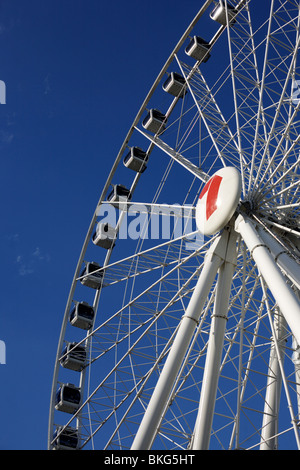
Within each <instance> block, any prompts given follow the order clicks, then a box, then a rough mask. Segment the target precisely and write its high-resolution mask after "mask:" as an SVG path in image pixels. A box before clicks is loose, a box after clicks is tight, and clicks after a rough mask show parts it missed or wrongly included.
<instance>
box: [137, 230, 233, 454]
mask: <svg viewBox="0 0 300 470" xmlns="http://www.w3.org/2000/svg"><path fill="white" fill-rule="evenodd" d="M227 241H228V232H226V231H224V232H223V234H222V235H221V236H220V237H218V238H217V239H216V240H215V242H214V243H213V245H212V247H211V248H210V250H209V251H208V253H207V254H206V256H205V260H204V265H203V268H202V271H201V274H200V276H199V279H198V281H197V284H196V287H195V290H194V292H193V295H192V297H191V299H190V302H189V305H188V307H187V309H186V312H185V314H184V316H183V317H182V319H181V323H180V326H179V328H178V332H177V334H176V337H175V339H174V343H173V345H172V347H171V350H170V352H169V355H168V357H167V360H166V362H165V365H164V367H163V370H162V372H161V374H160V377H159V379H158V382H157V384H156V387H155V389H154V392H153V394H152V397H151V399H150V402H149V404H148V407H147V409H146V412H145V414H144V417H143V419H142V422H141V424H140V427H139V429H138V432H137V434H136V437H135V439H134V441H133V444H132V447H131V449H132V450H148V449H150V448H151V446H152V443H153V441H154V439H155V436H156V434H157V432H158V429H159V426H160V423H161V420H162V418H163V416H164V414H165V412H166V409H167V406H168V403H169V399H170V394H171V391H172V388H173V385H174V382H175V380H176V377H177V374H178V372H179V370H180V367H181V365H182V362H183V360H184V357H185V354H186V352H187V349H188V346H189V343H190V341H191V339H192V336H193V334H194V332H195V329H196V327H197V323H198V321H199V318H200V315H201V312H202V309H203V306H204V304H205V302H206V300H207V297H208V294H209V291H210V289H211V286H212V283H213V281H214V279H215V277H216V275H217V271H218V269H219V267H220V265H221V264H222V262H223V259H224V254H225V253H226V247H227Z"/></svg>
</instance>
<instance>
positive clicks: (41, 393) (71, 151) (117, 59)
mask: <svg viewBox="0 0 300 470" xmlns="http://www.w3.org/2000/svg"><path fill="white" fill-rule="evenodd" d="M182 5H183V4H182V2H179V1H178V0H174V1H173V2H161V1H160V0H151V1H148V0H143V1H142V2H141V1H137V0H128V1H127V2H123V1H120V0H117V1H114V2H102V1H101V0H28V1H26V2H25V1H24V0H1V1H0V61H1V67H0V80H3V81H4V82H5V84H6V104H5V105H4V104H3V105H0V154H1V158H0V164H1V172H0V178H1V185H0V188H1V189H0V191H1V212H2V224H1V234H0V237H1V242H2V243H1V260H2V270H1V286H2V308H1V314H0V340H2V341H4V342H5V344H6V354H7V357H6V364H5V365H0V374H1V388H0V408H1V409H0V426H1V437H0V448H1V449H45V448H46V446H47V423H48V408H49V400H50V390H51V383H52V373H53V365H54V360H55V354H56V347H57V341H58V337H59V331H60V327H61V321H62V315H63V312H64V307H65V303H66V300H67V295H68V291H69V287H70V284H71V280H72V276H73V271H74V268H75V266H76V262H77V259H78V256H79V252H80V249H81V245H82V242H83V239H84V236H85V233H86V230H87V228H88V225H89V222H90V219H91V217H92V214H93V211H94V209H95V205H96V203H97V201H98V197H99V194H100V191H101V189H102V187H103V185H104V183H105V181H106V178H107V176H108V173H109V170H110V168H111V165H112V163H113V161H114V159H115V156H116V154H117V152H118V150H119V147H120V146H121V144H122V142H123V140H124V137H125V135H126V133H127V130H128V128H129V126H130V125H131V123H132V121H133V119H134V117H135V114H136V112H137V111H138V109H139V106H140V104H141V102H142V100H143V99H144V97H145V95H146V93H147V92H148V89H149V88H150V86H151V84H152V82H153V81H154V79H155V78H156V75H157V74H158V72H159V71H160V69H161V67H162V65H163V64H164V62H165V60H166V59H167V57H168V55H169V53H170V52H171V50H172V49H173V47H174V46H175V44H176V43H177V40H178V39H179V37H180V36H181V34H182V33H183V31H184V30H185V28H186V27H187V26H188V24H189V23H190V21H191V20H192V18H193V16H194V15H195V14H196V12H197V10H198V8H199V2H196V1H195V0H185V2H184V7H182Z"/></svg>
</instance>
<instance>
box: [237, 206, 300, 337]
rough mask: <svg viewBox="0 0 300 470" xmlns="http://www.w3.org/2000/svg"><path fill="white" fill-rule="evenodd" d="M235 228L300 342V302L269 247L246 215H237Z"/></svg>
mask: <svg viewBox="0 0 300 470" xmlns="http://www.w3.org/2000/svg"><path fill="white" fill-rule="evenodd" d="M235 229H236V231H237V232H239V233H240V235H241V236H242V238H243V240H244V242H245V243H246V245H247V247H248V250H249V251H250V253H251V255H252V256H253V259H254V261H255V263H256V265H257V267H258V270H259V272H260V273H261V275H262V277H263V278H264V280H265V282H266V284H267V286H268V288H269V289H270V291H271V293H272V295H273V297H274V299H275V300H276V302H277V304H278V307H279V308H280V310H281V312H282V314H283V316H284V317H285V319H286V321H287V323H288V325H289V327H290V329H291V331H292V333H293V335H294V336H295V338H296V340H297V342H298V344H300V304H299V301H298V299H297V298H296V296H295V294H294V292H293V291H292V289H291V288H290V287H289V286H288V285H287V283H286V280H285V278H284V276H283V274H282V273H281V272H280V270H279V268H278V266H277V265H276V262H275V260H274V258H273V256H272V255H271V253H270V250H269V247H268V246H267V244H266V243H265V242H264V241H263V240H262V239H261V238H260V237H259V236H258V233H257V230H256V228H255V226H254V224H253V223H252V221H250V219H249V218H248V217H246V216H243V215H239V216H238V218H237V220H236V224H235Z"/></svg>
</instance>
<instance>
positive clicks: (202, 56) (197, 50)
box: [185, 36, 210, 62]
mask: <svg viewBox="0 0 300 470" xmlns="http://www.w3.org/2000/svg"><path fill="white" fill-rule="evenodd" d="M209 50H210V45H209V43H208V42H206V41H205V40H204V39H202V38H200V37H199V36H194V37H193V38H192V40H191V42H190V43H189V44H188V46H187V47H186V49H185V53H186V54H187V55H188V56H190V57H192V58H193V59H195V60H197V61H202V62H207V61H208V59H209V58H210V53H209Z"/></svg>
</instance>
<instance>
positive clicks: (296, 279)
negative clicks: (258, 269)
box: [257, 226, 300, 289]
mask: <svg viewBox="0 0 300 470" xmlns="http://www.w3.org/2000/svg"><path fill="white" fill-rule="evenodd" d="M257 231H258V235H259V237H260V238H261V239H262V240H263V241H264V242H265V243H266V245H267V246H268V248H269V249H270V250H271V253H272V255H273V256H274V258H275V261H276V263H277V264H278V266H280V268H281V269H282V270H283V271H284V272H285V274H286V276H287V277H288V278H289V279H290V280H291V282H293V283H294V284H295V285H296V286H297V287H298V289H300V265H299V264H298V263H297V262H296V260H294V259H293V258H292V257H291V256H290V255H289V254H288V252H287V250H285V249H284V248H283V246H282V245H280V243H279V242H278V241H277V240H276V239H275V238H274V237H272V235H270V233H268V232H267V231H266V230H264V229H263V228H262V227H261V226H259V227H258V228H257Z"/></svg>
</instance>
